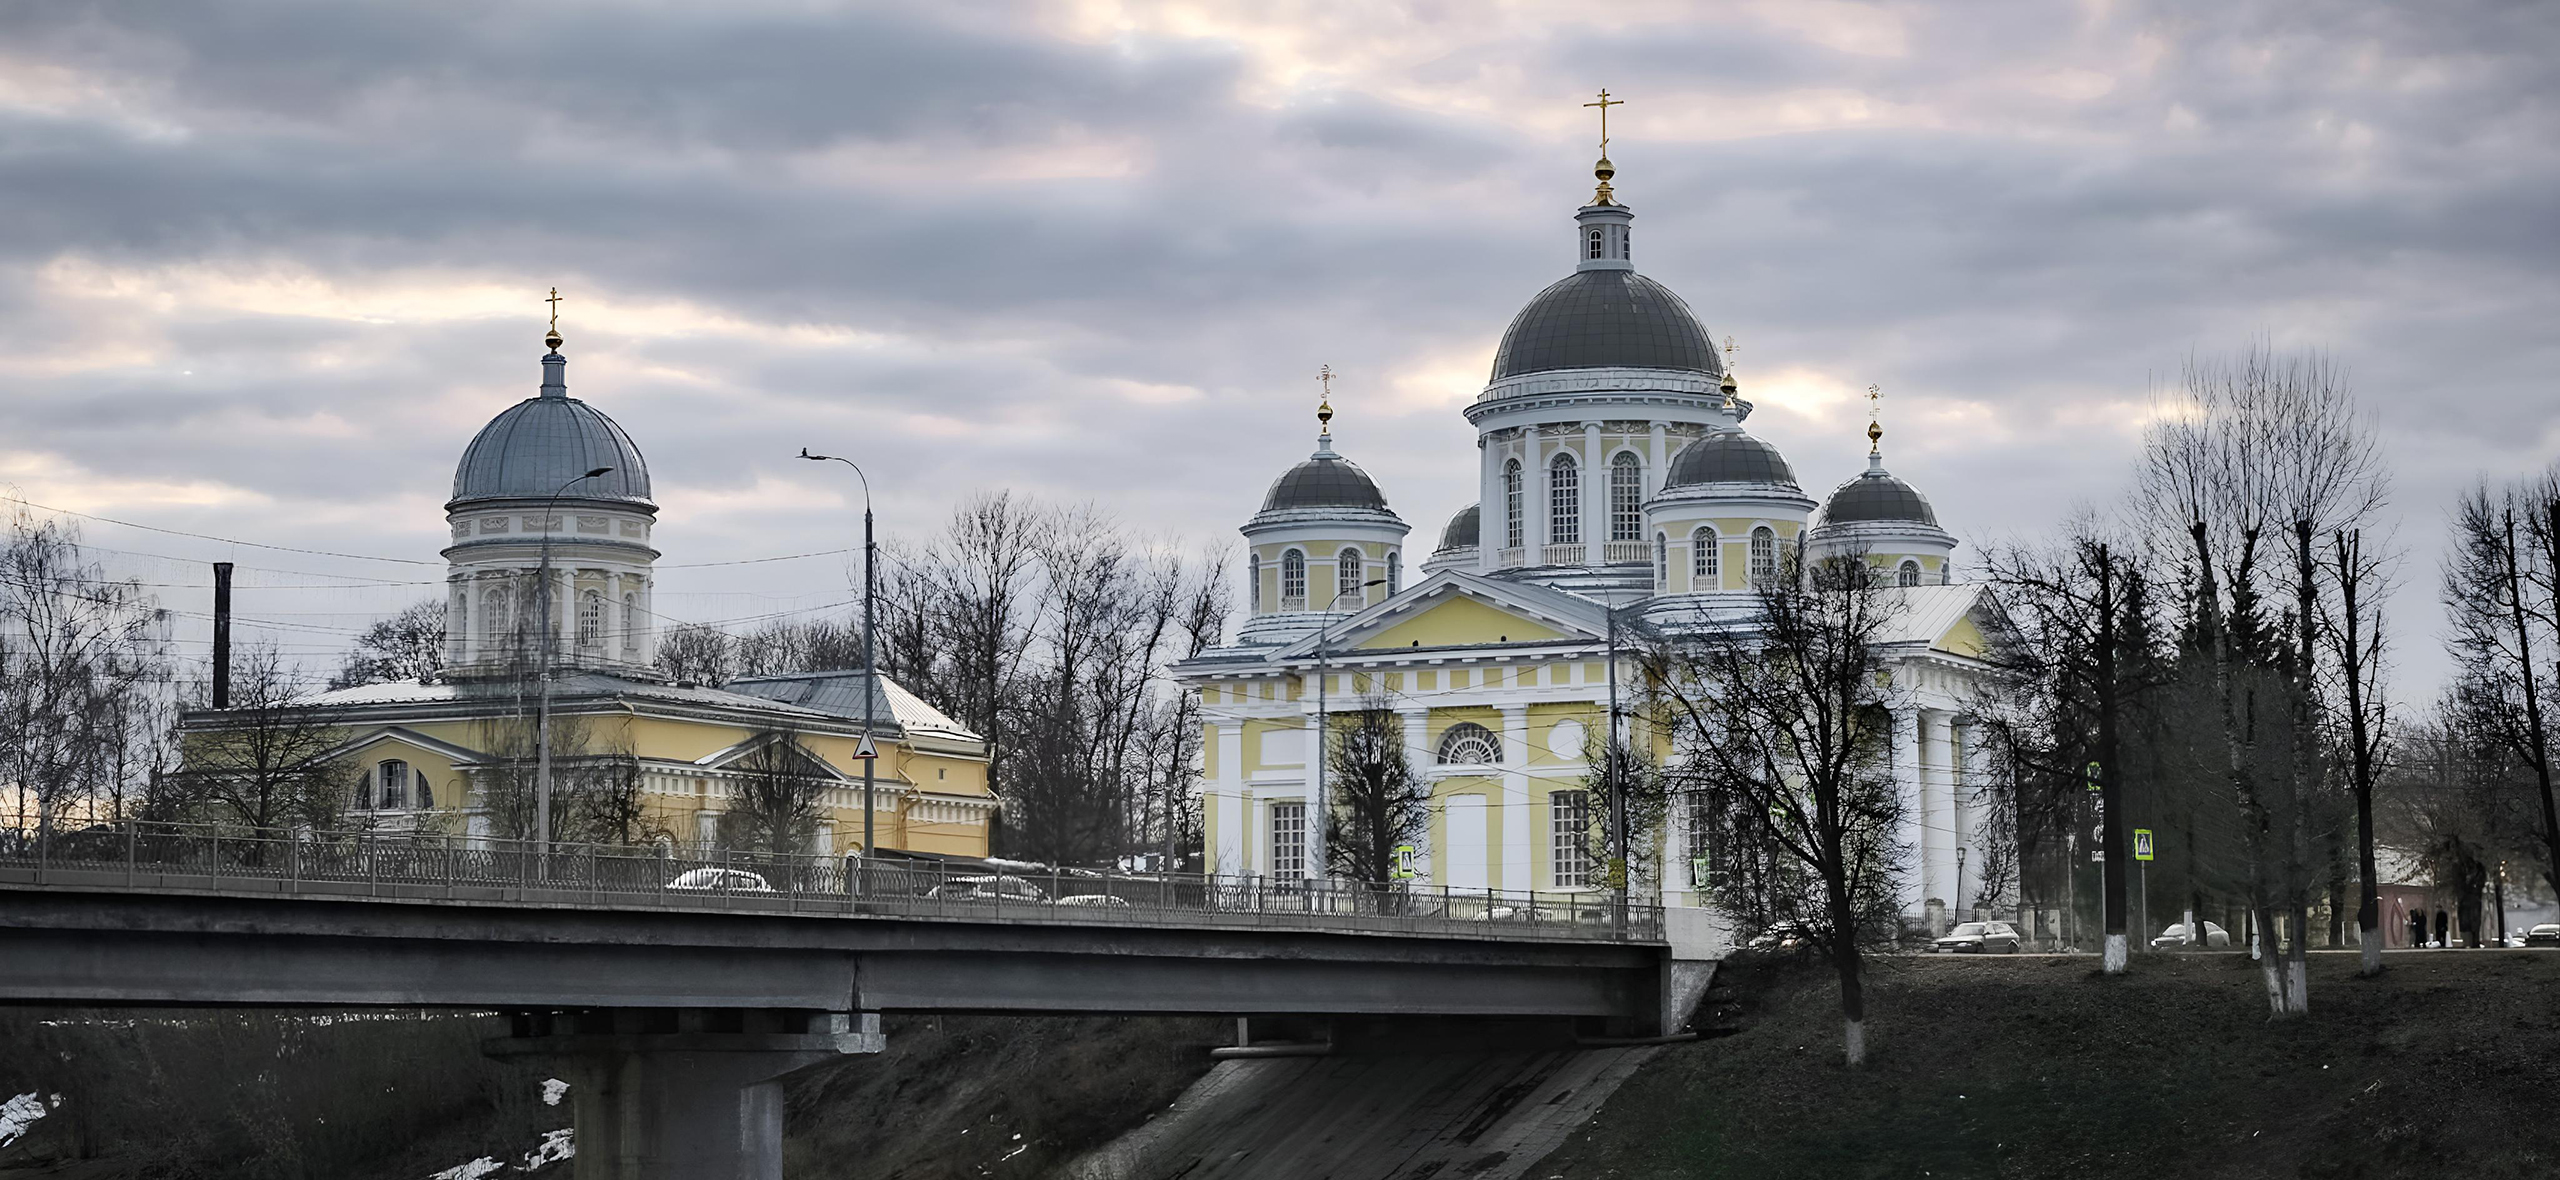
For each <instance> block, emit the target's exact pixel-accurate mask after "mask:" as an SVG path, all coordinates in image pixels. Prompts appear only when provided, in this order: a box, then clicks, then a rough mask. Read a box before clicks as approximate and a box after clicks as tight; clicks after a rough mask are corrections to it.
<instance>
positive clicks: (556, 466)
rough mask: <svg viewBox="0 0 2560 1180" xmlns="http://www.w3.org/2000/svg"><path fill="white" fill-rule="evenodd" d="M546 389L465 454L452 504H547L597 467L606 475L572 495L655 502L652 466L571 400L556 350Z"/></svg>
mask: <svg viewBox="0 0 2560 1180" xmlns="http://www.w3.org/2000/svg"><path fill="white" fill-rule="evenodd" d="M542 367H543V383H542V392H541V393H540V394H539V395H537V396H534V397H529V398H526V399H525V400H523V401H521V402H517V403H516V404H515V405H513V406H510V407H508V408H507V409H506V410H505V411H504V412H502V413H500V414H499V415H498V416H497V417H495V418H492V419H490V420H489V424H488V425H487V426H484V427H481V428H480V433H479V435H477V436H476V437H474V438H473V439H472V440H471V445H470V446H467V447H464V448H463V450H462V462H460V463H459V464H456V465H455V466H454V469H453V502H454V503H461V502H463V501H466V500H515V499H534V500H539V499H545V498H548V497H549V496H550V495H551V494H552V493H554V492H557V491H559V490H560V488H561V485H562V484H565V483H568V482H569V481H571V480H572V479H575V478H576V477H577V476H579V475H582V474H584V473H586V472H589V471H593V470H595V469H596V468H598V467H610V468H612V469H613V470H612V471H611V472H608V473H607V474H604V475H600V476H597V477H596V478H594V479H591V480H585V481H582V482H580V483H578V484H577V486H575V487H571V488H570V489H569V491H570V493H571V496H570V497H569V498H573V499H579V500H620V501H625V502H629V503H635V504H642V505H649V504H650V500H649V462H648V460H646V459H643V458H641V457H640V446H639V444H637V443H634V442H632V441H631V436H630V435H629V434H627V433H624V431H623V429H622V427H621V426H620V425H618V424H616V423H615V422H614V420H613V419H611V418H608V417H606V416H605V415H604V412H603V411H601V410H598V409H596V408H595V407H594V406H590V405H588V404H587V403H585V402H582V401H579V400H578V399H576V398H573V397H570V396H569V390H568V386H567V384H566V382H565V381H564V380H563V378H562V370H564V369H565V368H566V367H567V361H566V360H564V359H563V358H562V357H561V356H560V355H559V354H558V353H553V354H551V355H549V356H546V357H544V358H542Z"/></svg>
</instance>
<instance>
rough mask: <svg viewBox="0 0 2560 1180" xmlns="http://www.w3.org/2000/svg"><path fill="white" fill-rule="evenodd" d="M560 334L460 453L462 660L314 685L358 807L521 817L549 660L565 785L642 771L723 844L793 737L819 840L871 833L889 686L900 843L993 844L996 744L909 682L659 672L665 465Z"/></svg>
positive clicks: (205, 732)
mask: <svg viewBox="0 0 2560 1180" xmlns="http://www.w3.org/2000/svg"><path fill="white" fill-rule="evenodd" d="M545 342H546V343H547V344H548V345H549V346H550V351H549V352H548V353H547V354H545V355H544V356H543V357H542V373H543V375H542V385H541V387H540V389H539V390H538V391H537V392H536V393H535V395H534V396H532V397H529V398H526V399H525V400H523V401H521V402H518V403H517V404H515V405H514V406H511V407H509V408H508V409H506V410H505V411H503V412H501V413H500V414H498V415H497V417H496V418H494V419H492V420H491V421H490V422H489V424H488V425H487V426H486V427H485V428H483V429H482V430H481V431H480V433H479V434H478V436H477V437H475V438H473V439H472V440H471V442H470V444H469V445H468V446H467V447H465V448H464V449H463V452H462V458H461V461H460V463H459V464H458V465H457V467H456V470H455V473H454V481H453V494H452V496H451V498H450V499H449V500H448V501H447V502H446V504H445V519H446V523H447V524H448V526H449V527H450V529H451V536H452V542H451V544H449V545H447V546H446V548H445V549H444V552H443V556H444V558H445V561H446V563H447V573H446V580H445V623H446V638H445V651H444V665H445V667H444V671H443V672H442V673H441V674H440V675H437V676H435V677H432V678H431V679H429V680H427V681H424V682H420V681H406V682H396V683H386V684H369V685H363V686H359V687H354V688H347V689H341V690H336V691H332V692H327V693H322V694H318V695H316V696H314V697H311V698H310V699H308V700H305V701H302V702H301V705H302V706H303V707H305V708H307V709H308V710H310V711H311V712H310V713H309V714H308V715H311V716H320V717H325V718H326V720H327V724H328V728H329V731H330V732H331V733H332V734H334V735H339V736H342V738H343V740H341V741H339V742H337V743H336V745H335V748H333V749H332V750H330V751H329V752H328V755H327V757H328V758H330V759H331V760H332V761H334V762H335V763H336V764H337V765H338V766H339V767H340V768H341V769H342V770H343V772H344V773H343V777H344V778H345V780H346V781H347V782H348V783H349V786H348V790H349V791H350V792H351V793H352V795H351V798H349V799H348V800H347V804H348V806H347V814H348V815H349V816H350V818H351V819H352V820H354V821H356V822H360V823H363V824H365V825H367V826H371V827H374V828H376V829H388V830H395V831H397V830H418V831H440V832H445V833H448V834H452V835H461V836H472V837H481V838H486V837H491V836H495V835H505V834H508V832H509V830H510V829H509V826H508V825H507V824H505V823H502V822H495V821H497V818H498V812H499V811H500V808H499V807H498V806H497V795H498V790H499V784H500V783H502V782H507V783H521V782H524V781H526V780H527V776H528V775H529V774H530V771H529V769H528V766H527V763H528V761H529V760H530V759H531V758H532V757H533V753H534V748H533V745H532V738H531V734H532V732H533V728H532V725H531V718H532V717H533V716H534V713H535V712H536V710H537V709H538V707H539V701H538V697H539V694H540V692H541V683H542V679H543V678H542V676H540V675H539V674H537V672H538V670H539V669H541V668H543V667H545V666H547V668H548V672H549V680H550V685H549V688H550V691H549V698H550V709H549V711H550V715H551V718H552V721H551V731H552V735H553V742H552V750H553V762H554V776H553V777H554V784H555V785H554V792H553V793H554V797H555V799H560V798H562V797H563V796H564V795H565V793H566V792H565V791H564V789H563V788H562V786H561V784H562V783H564V782H571V781H575V779H576V776H578V775H580V774H581V773H592V772H594V770H595V769H596V767H597V765H598V764H599V763H611V764H613V765H614V766H616V767H618V768H619V769H620V771H621V772H622V773H625V774H636V775H637V778H638V786H639V794H640V799H641V802H642V811H643V813H644V816H645V818H644V820H643V822H642V825H641V826H642V827H643V828H645V829H646V831H647V833H648V835H649V838H651V839H654V840H655V841H656V842H658V843H661V844H663V845H669V846H672V845H678V844H684V845H709V844H712V843H714V842H715V841H716V840H717V839H718V836H719V829H720V817H721V816H722V815H723V814H724V813H726V812H728V811H730V810H731V809H732V808H733V807H735V806H736V805H737V803H736V801H737V799H738V798H739V794H740V788H741V787H742V785H744V784H745V783H746V782H748V781H749V780H750V779H751V778H752V777H753V776H755V775H756V774H758V773H760V768H766V767H771V766H773V765H775V761H774V758H773V757H772V756H770V755H766V756H762V757H759V754H760V752H761V751H763V750H765V749H766V748H767V747H769V746H771V745H773V744H775V743H777V742H787V743H790V745H789V746H786V747H785V751H786V753H785V757H786V758H788V759H789V762H788V763H787V765H790V766H792V767H794V768H795V773H796V775H797V776H798V780H799V781H801V782H807V781H808V780H810V779H814V780H817V782H818V783H819V784H822V785H820V786H818V787H817V792H818V806H817V814H818V820H817V823H816V825H815V826H816V831H815V833H814V836H813V838H812V839H811V841H810V844H811V847H810V848H809V849H808V851H809V852H812V853H816V854H838V853H846V852H852V851H855V850H857V848H858V847H859V845H860V842H861V839H862V832H863V814H862V771H863V766H862V760H861V759H860V758H858V757H857V756H856V754H857V750H858V747H859V746H860V745H861V743H862V740H863V737H864V734H865V721H864V716H865V712H866V707H865V702H864V699H863V698H864V694H866V693H869V694H870V695H871V698H872V699H871V700H870V701H869V703H868V712H869V713H870V715H871V718H872V721H871V723H870V730H869V731H870V733H871V734H872V736H873V739H874V745H875V748H876V751H877V754H878V759H877V763H876V767H875V769H874V785H873V799H874V803H875V808H876V810H875V812H874V814H873V816H872V822H873V829H874V831H875V833H876V838H877V840H878V842H879V845H880V850H881V851H884V852H886V851H890V850H899V851H908V852H916V853H925V854H934V855H946V856H962V857H982V856H984V855H986V853H987V851H988V848H987V839H988V832H989V828H990V825H991V822H992V820H993V819H994V816H995V814H996V811H997V808H998V805H997V801H996V799H995V797H994V795H993V793H992V791H991V790H990V789H989V784H988V781H987V750H986V742H985V741H984V739H982V738H981V737H980V736H979V735H977V734H974V733H971V732H970V731H969V730H968V729H967V728H966V727H964V726H962V725H960V724H959V723H957V722H955V721H953V720H952V719H951V718H949V717H947V716H945V715H943V714H942V713H941V712H939V711H937V710H936V709H934V708H933V707H932V706H930V705H928V704H926V703H925V702H924V701H922V700H920V699H918V698H917V697H916V696H915V695H914V694H912V693H909V692H908V691H906V690H905V689H904V688H902V687H900V686H899V685H898V684H897V683H895V682H894V681H891V680H889V679H888V678H886V677H879V678H874V677H870V676H867V675H866V674H865V673H863V672H861V671H847V672H809V673H796V674H785V675H773V676H759V677H752V678H748V679H744V680H738V681H733V682H731V683H729V684H726V685H719V686H712V685H698V684H685V683H673V682H670V681H669V680H668V679H667V678H666V677H665V676H664V675H662V674H661V673H660V672H659V671H658V670H657V668H656V659H657V645H658V631H659V628H658V625H657V619H658V616H657V614H656V613H655V609H654V604H653V592H654V590H655V587H656V577H655V565H656V562H657V560H658V557H659V552H658V550H657V549H656V548H654V547H653V546H652V545H651V539H652V538H651V533H652V531H653V529H654V528H655V526H656V523H657V513H658V509H657V505H656V504H655V503H654V501H653V500H652V499H651V491H650V484H649V468H648V463H647V461H646V460H645V459H643V458H642V456H641V453H640V448H639V446H638V445H637V444H636V443H634V442H633V441H632V439H631V436H630V435H629V434H627V433H626V432H624V430H623V429H622V427H621V426H620V425H619V424H617V423H615V422H614V421H613V419H611V418H609V417H607V416H606V415H605V414H604V412H603V411H601V410H598V409H596V408H595V407H594V406H592V405H589V404H587V403H586V402H584V401H581V400H579V399H577V398H573V397H570V396H569V392H568V383H567V379H566V374H567V369H568V361H567V358H565V357H563V356H562V355H561V353H560V345H561V338H560V335H559V333H558V331H557V330H556V329H555V330H554V331H553V332H552V333H551V334H550V335H549V336H548V337H546V338H545ZM544 578H547V579H548V580H549V581H550V593H549V594H548V595H547V596H546V595H544V594H543V593H541V590H540V587H541V579H544ZM546 599H547V604H548V610H547V612H546V611H545V604H546ZM246 722H247V719H246V718H245V717H244V715H243V714H242V712H241V711H239V710H230V711H226V710H220V709H213V710H200V711H195V712H191V713H190V714H188V715H187V717H186V718H185V719H184V725H185V728H186V729H187V730H188V731H189V733H190V735H191V741H196V742H202V741H218V740H223V732H224V731H225V730H232V731H235V732H236V731H237V730H239V728H240V727H241V726H242V725H243V724H245V723H246ZM761 772H762V773H768V774H769V773H771V772H770V771H769V770H764V771H761ZM514 826H515V828H516V829H519V830H521V829H523V828H524V827H525V825H523V824H521V823H518V824H516V825H514ZM528 834H529V832H528Z"/></svg>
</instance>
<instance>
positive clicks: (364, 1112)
mask: <svg viewBox="0 0 2560 1180" xmlns="http://www.w3.org/2000/svg"><path fill="white" fill-rule="evenodd" d="M888 1031H889V1049H888V1051H887V1052H886V1053H883V1054H881V1055H879V1056H876V1057H856V1058H848V1059H846V1060H845V1061H843V1062H841V1063H839V1064H836V1065H832V1066H828V1067H823V1068H820V1069H814V1070H811V1071H808V1072H807V1073H805V1074H803V1075H800V1076H798V1077H795V1078H793V1079H791V1081H790V1082H789V1084H788V1087H787V1093H788V1103H789V1105H788V1114H787V1116H786V1120H787V1121H786V1127H785V1143H784V1149H785V1151H786V1152H787V1153H788V1158H789V1160H790V1166H789V1168H788V1173H789V1174H790V1175H791V1176H792V1177H794V1178H795V1180H800V1178H809V1180H816V1178H819V1177H840V1176H841V1177H854V1176H859V1177H863V1178H864V1180H944V1178H946V1177H952V1178H956V1177H977V1176H1015V1177H1038V1176H1043V1175H1047V1174H1049V1172H1050V1170H1051V1169H1054V1168H1055V1167H1057V1166H1060V1165H1061V1164H1062V1163H1063V1162H1064V1161H1065V1160H1067V1159H1069V1158H1072V1157H1073V1156H1075V1155H1077V1154H1079V1153H1081V1152H1082V1151H1084V1150H1086V1149H1088V1148H1090V1147H1094V1146H1097V1145H1099V1144H1101V1143H1102V1142H1103V1141H1105V1140H1107V1139H1109V1138H1110V1137H1111V1136H1113V1135H1116V1134H1118V1133H1119V1132H1121V1131H1122V1130H1125V1129H1127V1128H1129V1127H1133V1126H1136V1125H1137V1124H1139V1123H1141V1122H1144V1121H1145V1120H1146V1119H1147V1118H1148V1117H1150V1116H1152V1115H1153V1114H1154V1113H1155V1112H1157V1111H1160V1110H1162V1109H1164V1107H1165V1106H1166V1104H1168V1103H1170V1102H1172V1101H1173V1098H1174V1096H1175V1095H1177V1094H1179V1093H1180V1092H1181V1091H1182V1089H1183V1087H1185V1086H1188V1085H1189V1084H1190V1083H1191V1082H1192V1081H1193V1080H1194V1079H1196V1078H1197V1077H1198V1076H1199V1075H1200V1074H1201V1073H1203V1072H1205V1071H1206V1070H1207V1069H1208V1067H1209V1059H1208V1054H1207V1051H1206V1046H1208V1045H1209V1044H1211V1043H1215V1042H1216V1041H1217V1039H1218V1038H1219V1037H1220V1036H1222V1035H1224V1034H1226V1033H1227V1032H1228V1031H1229V1028H1228V1026H1227V1025H1226V1024H1225V1023H1224V1022H1220V1021H1201V1020H1170V1019H1154V1020H1150V1019H1134V1018H1132V1019H1120V1018H1086V1019H1065V1018H1047V1019H1043V1018H1005V1017H967V1018H962V1017H952V1018H932V1017H912V1018H892V1019H891V1020H890V1022H889V1028H888ZM504 1032H505V1022H504V1021H503V1020H499V1019H496V1018H491V1017H472V1016H454V1015H430V1016H419V1015H417V1014H409V1015H406V1016H392V1017H388V1018H386V1017H383V1016H379V1015H376V1016H371V1017H359V1018H354V1019H349V1018H342V1017H340V1018H333V1017H316V1018H315V1017H312V1016H307V1015H302V1016H289V1015H279V1014H272V1013H222V1012H113V1011H77V1012H75V1011H51V1012H46V1011H36V1010H26V1009H20V1010H5V1009H0V1102H5V1101H6V1100H7V1099H8V1098H9V1097H10V1096H11V1095H14V1094H20V1093H26V1092H29V1091H34V1092H36V1093H37V1094H40V1095H48V1096H49V1095H53V1094H59V1095H61V1096H62V1102H61V1105H59V1106H57V1107H54V1108H52V1109H51V1110H50V1111H49V1112H48V1113H47V1114H46V1116H45V1117H44V1118H42V1119H39V1120H37V1121H36V1122H35V1123H34V1124H33V1125H32V1127H31V1128H30V1129H29V1131H28V1134H27V1135H26V1137H25V1138H23V1139H21V1140H19V1141H18V1142H16V1143H14V1144H12V1145H10V1146H8V1147H5V1148H0V1177H7V1178H11V1180H15V1178H17V1177H29V1178H34V1177H43V1178H44V1180H107V1178H109V1177H119V1178H120V1177H136V1176H142V1177H153V1178H155V1180H424V1178H425V1177H427V1176H429V1175H431V1174H432V1173H435V1172H437V1171H441V1170H443V1169H446V1168H450V1167H453V1166H454V1165H456V1164H461V1163H464V1162H467V1161H470V1160H473V1159H477V1158H480V1157H483V1156H486V1157H489V1158H491V1159H494V1160H498V1161H520V1160H521V1159H522V1158H523V1157H524V1155H525V1153H526V1152H527V1151H528V1150H529V1149H531V1148H532V1147H533V1146H534V1145H535V1144H536V1143H537V1142H539V1141H540V1139H541V1137H542V1134H543V1132H545V1131H550V1130H554V1129H556V1128H559V1127H564V1126H567V1125H568V1123H569V1112H568V1109H567V1108H566V1107H565V1106H557V1107H546V1106H544V1105H543V1104H542V1101H541V1093H542V1079H543V1078H544V1076H545V1074H544V1073H543V1071H541V1070H539V1069H536V1068H534V1067H531V1066H527V1065H520V1064H506V1063H499V1062H493V1061H490V1060H488V1059H486V1058H484V1057H482V1056H481V1054H480V1042H481V1040H482V1039H483V1038H485V1037H489V1036H496V1035H503V1034H504ZM568 1170H569V1169H568V1168H566V1167H563V1166H558V1165H554V1166H551V1167H547V1168H544V1169H542V1170H541V1171H540V1172H539V1173H538V1174H539V1175H560V1176H562V1177H563V1180H565V1173H566V1172H567V1171H568ZM519 1174H521V1173H520V1172H518V1171H515V1170H509V1171H507V1172H504V1173H500V1174H499V1175H498V1176H496V1177H492V1178H491V1180H502V1178H503V1177H504V1176H510V1175H519Z"/></svg>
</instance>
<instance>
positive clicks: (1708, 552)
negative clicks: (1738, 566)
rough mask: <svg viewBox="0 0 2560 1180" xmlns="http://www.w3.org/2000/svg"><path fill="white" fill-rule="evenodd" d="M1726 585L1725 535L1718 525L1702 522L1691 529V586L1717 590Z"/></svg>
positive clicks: (1692, 587)
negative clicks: (1717, 528)
mask: <svg viewBox="0 0 2560 1180" xmlns="http://www.w3.org/2000/svg"><path fill="white" fill-rule="evenodd" d="M1723 586H1724V537H1723V536H1722V535H1721V534H1719V533H1717V532H1716V526H1714V525H1711V524H1702V525H1699V526H1698V527H1696V528H1694V529H1691V530H1689V588H1690V589H1691V590H1717V589H1722V588H1723Z"/></svg>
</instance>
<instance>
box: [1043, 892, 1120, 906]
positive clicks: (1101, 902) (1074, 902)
mask: <svg viewBox="0 0 2560 1180" xmlns="http://www.w3.org/2000/svg"><path fill="white" fill-rule="evenodd" d="M1058 904H1059V905H1071V906H1076V907H1078V908H1082V909H1119V910H1125V909H1128V908H1129V899H1127V898H1125V897H1113V896H1111V895H1110V894H1108V893H1079V894H1076V895H1075V896H1073V897H1061V898H1059V899H1058Z"/></svg>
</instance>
